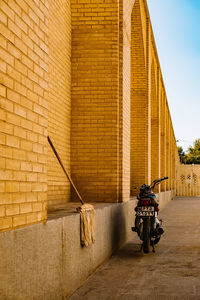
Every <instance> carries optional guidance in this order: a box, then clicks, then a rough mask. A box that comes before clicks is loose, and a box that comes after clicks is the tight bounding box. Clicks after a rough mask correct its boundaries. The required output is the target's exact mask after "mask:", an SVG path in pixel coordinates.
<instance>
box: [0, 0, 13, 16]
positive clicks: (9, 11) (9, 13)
mask: <svg viewBox="0 0 200 300" xmlns="http://www.w3.org/2000/svg"><path fill="white" fill-rule="evenodd" d="M1 10H2V11H3V12H4V13H5V14H6V15H7V16H9V18H10V19H12V20H14V17H15V13H14V11H13V10H12V9H11V8H10V7H9V6H8V5H7V4H6V2H5V1H1Z"/></svg>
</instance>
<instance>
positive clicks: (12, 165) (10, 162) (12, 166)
mask: <svg viewBox="0 0 200 300" xmlns="http://www.w3.org/2000/svg"><path fill="white" fill-rule="evenodd" d="M19 166H20V162H19V161H18V160H14V159H9V158H7V159H6V169H8V170H19ZM8 179H10V180H11V179H12V178H11V177H10V178H8Z"/></svg>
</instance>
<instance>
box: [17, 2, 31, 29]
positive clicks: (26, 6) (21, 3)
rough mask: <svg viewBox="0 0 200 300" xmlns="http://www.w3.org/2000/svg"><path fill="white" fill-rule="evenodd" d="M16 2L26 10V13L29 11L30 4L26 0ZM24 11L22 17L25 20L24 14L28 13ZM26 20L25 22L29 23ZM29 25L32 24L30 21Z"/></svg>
mask: <svg viewBox="0 0 200 300" xmlns="http://www.w3.org/2000/svg"><path fill="white" fill-rule="evenodd" d="M16 3H17V4H18V5H19V7H20V8H21V9H22V10H23V11H24V12H25V13H28V9H29V6H28V4H27V3H26V2H25V1H24V0H16ZM23 11H22V14H21V15H22V19H23V20H24V17H23V16H24V15H26V14H25V13H24V12H23ZM24 22H25V23H27V22H26V20H24ZM28 25H30V24H29V23H28Z"/></svg>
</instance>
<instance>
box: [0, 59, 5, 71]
mask: <svg viewBox="0 0 200 300" xmlns="http://www.w3.org/2000/svg"><path fill="white" fill-rule="evenodd" d="M0 71H2V72H4V73H5V72H6V63H5V62H4V61H3V60H1V59H0Z"/></svg>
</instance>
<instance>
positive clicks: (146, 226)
mask: <svg viewBox="0 0 200 300" xmlns="http://www.w3.org/2000/svg"><path fill="white" fill-rule="evenodd" d="M150 232H151V226H150V218H146V219H144V220H143V251H144V253H149V252H150V244H151V241H150V240H151V237H150Z"/></svg>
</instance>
